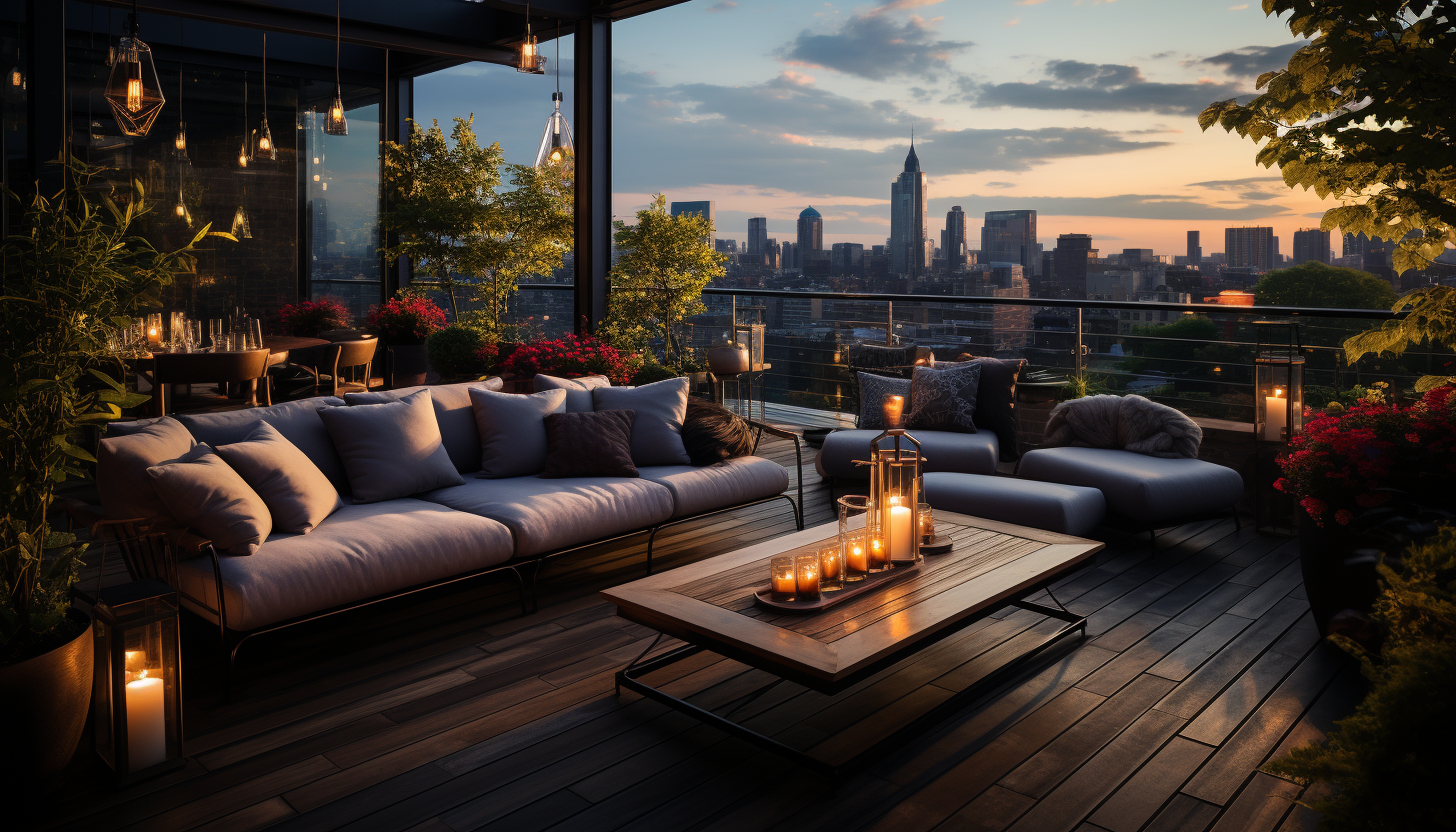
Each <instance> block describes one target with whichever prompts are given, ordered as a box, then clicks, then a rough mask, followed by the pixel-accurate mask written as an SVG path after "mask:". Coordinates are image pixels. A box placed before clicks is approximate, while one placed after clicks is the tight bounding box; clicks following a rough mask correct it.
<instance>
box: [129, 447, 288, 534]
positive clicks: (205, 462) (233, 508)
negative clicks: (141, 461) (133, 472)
mask: <svg viewBox="0 0 1456 832" xmlns="http://www.w3.org/2000/svg"><path fill="white" fill-rule="evenodd" d="M147 477H148V478H149V479H150V480H151V481H152V485H153V487H155V488H156V489H157V494H158V496H160V497H161V498H162V503H163V504H164V505H166V507H167V511H168V512H169V513H171V515H172V517H173V518H175V519H176V520H177V522H178V523H180V524H182V525H183V526H186V527H187V528H189V529H192V530H193V531H195V532H197V533H198V534H200V535H202V536H204V537H206V538H207V539H209V540H211V541H212V544H213V545H214V546H216V547H217V549H218V551H221V552H226V553H228V554H230V555H251V554H253V553H254V552H256V551H258V547H259V546H261V545H263V541H264V540H267V539H268V535H269V534H270V533H271V532H272V531H273V519H272V517H271V516H270V515H269V514H268V506H267V505H266V504H265V503H264V502H263V498H262V497H259V496H258V492H256V491H254V490H253V489H252V488H251V487H250V486H249V485H248V484H247V483H246V482H244V481H243V478H242V477H241V476H238V472H237V471H234V470H233V469H232V468H229V467H228V464H227V463H226V462H223V461H222V458H221V457H219V456H218V455H217V454H215V453H213V452H212V449H211V448H209V447H208V446H206V445H198V446H197V447H195V448H193V449H192V450H190V451H188V452H187V453H186V454H183V455H182V458H181V459H178V460H175V461H173V462H165V463H163V464H161V465H153V466H152V467H151V468H148V469H147Z"/></svg>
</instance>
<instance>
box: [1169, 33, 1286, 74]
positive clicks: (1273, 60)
mask: <svg viewBox="0 0 1456 832" xmlns="http://www.w3.org/2000/svg"><path fill="white" fill-rule="evenodd" d="M1308 45H1309V41H1307V40H1302V41H1298V42H1296V43H1286V44H1283V45H1282V46H1245V47H1243V48H1241V49H1234V50H1230V51H1228V52H1220V53H1219V54H1217V55H1213V56H1211V57H1208V58H1203V59H1202V60H1199V61H1197V62H1196V63H1200V64H1211V65H1213V66H1221V67H1223V68H1224V70H1225V71H1227V72H1228V74H1230V75H1237V76H1240V77H1246V78H1257V77H1258V76H1260V75H1262V74H1264V73H1265V72H1271V71H1273V70H1276V69H1283V68H1284V67H1286V66H1288V65H1289V56H1291V55H1293V54H1294V53H1295V51H1296V50H1298V49H1300V48H1302V47H1305V46H1308Z"/></svg>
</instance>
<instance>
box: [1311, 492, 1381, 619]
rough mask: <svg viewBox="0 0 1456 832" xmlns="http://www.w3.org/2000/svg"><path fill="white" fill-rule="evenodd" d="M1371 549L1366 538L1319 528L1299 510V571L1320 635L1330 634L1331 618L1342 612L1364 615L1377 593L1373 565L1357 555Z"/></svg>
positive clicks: (1350, 531) (1329, 527)
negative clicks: (1363, 550)
mask: <svg viewBox="0 0 1456 832" xmlns="http://www.w3.org/2000/svg"><path fill="white" fill-rule="evenodd" d="M1368 548H1374V546H1373V544H1372V543H1371V541H1370V540H1369V539H1367V538H1366V537H1365V536H1363V535H1361V534H1359V533H1358V532H1357V531H1356V530H1354V529H1351V528H1350V527H1348V526H1336V525H1333V524H1331V525H1326V526H1323V527H1321V526H1319V525H1318V524H1316V523H1315V522H1314V520H1311V519H1310V516H1309V515H1308V514H1306V513H1305V512H1304V511H1303V510H1299V569H1300V572H1301V573H1303V575H1304V594H1305V596H1306V597H1307V598H1309V609H1310V612H1311V613H1312V614H1313V615H1314V623H1315V626H1317V627H1319V631H1320V635H1322V636H1323V635H1329V624H1330V619H1332V618H1334V617H1335V616H1336V615H1338V614H1339V613H1341V612H1343V611H1345V610H1355V611H1356V612H1359V613H1362V614H1366V613H1369V612H1370V607H1371V605H1372V604H1373V603H1374V601H1375V596H1376V594H1377V593H1378V591H1379V583H1378V575H1377V573H1376V571H1375V564H1374V563H1373V562H1372V561H1371V560H1370V559H1368V558H1365V557H1361V556H1357V555H1356V554H1355V553H1356V551H1358V550H1360V549H1368Z"/></svg>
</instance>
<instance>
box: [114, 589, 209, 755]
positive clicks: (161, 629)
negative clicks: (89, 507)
mask: <svg viewBox="0 0 1456 832" xmlns="http://www.w3.org/2000/svg"><path fill="white" fill-rule="evenodd" d="M92 614H93V617H94V618H95V622H94V624H93V625H92V626H93V628H94V635H95V639H96V641H95V644H96V662H95V667H96V676H95V682H94V684H93V685H92V697H93V703H92V704H93V709H92V710H93V714H94V718H95V720H96V724H95V728H96V751H97V753H99V754H100V755H101V757H102V759H104V760H106V762H107V763H108V764H109V765H110V766H111V767H112V768H113V769H115V771H116V773H117V776H118V777H120V778H121V780H122V782H124V783H127V782H134V781H136V780H140V779H143V778H146V777H151V776H153V775H155V774H160V773H162V772H164V771H171V770H172V769H176V768H180V767H182V765H183V764H184V763H185V762H186V761H185V760H184V759H183V757H182V677H181V670H180V659H181V653H180V652H179V650H178V618H177V591H176V590H174V589H172V587H170V586H168V585H167V584H165V583H163V582H162V581H159V580H155V579H147V580H141V581H134V582H132V583H129V584H123V585H121V586H114V587H107V588H106V589H103V590H101V592H100V594H99V597H98V598H97V602H96V605H95V607H94V608H93V610H92Z"/></svg>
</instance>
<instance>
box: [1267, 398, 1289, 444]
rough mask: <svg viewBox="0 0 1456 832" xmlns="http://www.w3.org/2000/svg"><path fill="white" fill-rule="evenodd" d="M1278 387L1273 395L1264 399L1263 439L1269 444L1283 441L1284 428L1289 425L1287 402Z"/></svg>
mask: <svg viewBox="0 0 1456 832" xmlns="http://www.w3.org/2000/svg"><path fill="white" fill-rule="evenodd" d="M1283 393H1284V391H1283V390H1281V389H1280V388H1278V387H1275V388H1274V395H1272V396H1265V397H1264V438H1265V439H1267V440H1269V441H1271V442H1279V441H1282V440H1283V439H1284V428H1285V427H1287V426H1288V424H1289V402H1288V401H1287V400H1286V399H1285V398H1284V396H1283V395H1282V394H1283Z"/></svg>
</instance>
